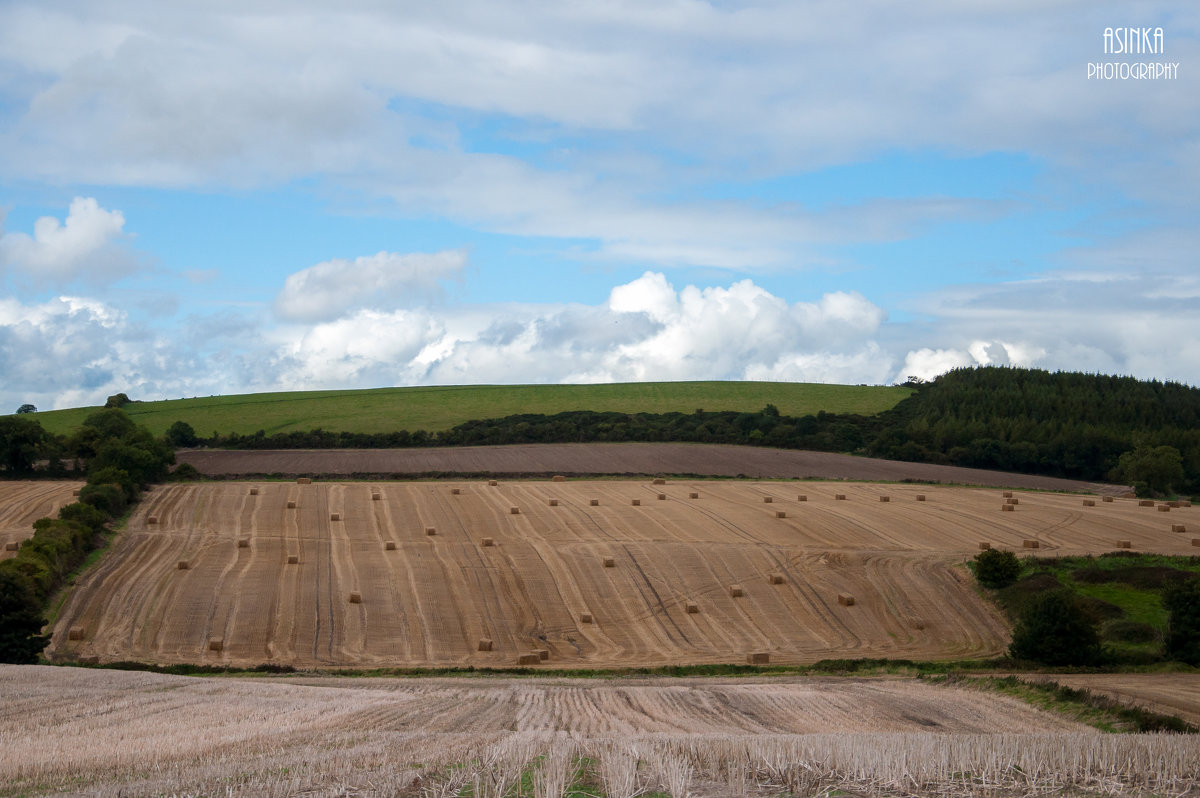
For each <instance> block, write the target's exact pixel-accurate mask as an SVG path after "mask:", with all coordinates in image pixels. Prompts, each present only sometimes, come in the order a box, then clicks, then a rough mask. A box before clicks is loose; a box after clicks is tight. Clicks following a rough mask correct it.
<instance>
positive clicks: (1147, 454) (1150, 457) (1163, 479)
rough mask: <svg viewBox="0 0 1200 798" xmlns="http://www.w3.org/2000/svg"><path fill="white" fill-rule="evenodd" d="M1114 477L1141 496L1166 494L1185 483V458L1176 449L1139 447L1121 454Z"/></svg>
mask: <svg viewBox="0 0 1200 798" xmlns="http://www.w3.org/2000/svg"><path fill="white" fill-rule="evenodd" d="M1115 475H1116V477H1117V479H1119V480H1122V481H1124V482H1127V483H1129V484H1130V485H1133V486H1134V488H1135V489H1137V491H1138V495H1139V496H1140V495H1143V494H1145V493H1148V494H1150V495H1161V494H1167V493H1170V492H1171V490H1172V488H1174V487H1175V486H1176V485H1180V484H1182V483H1183V478H1184V475H1183V456H1182V455H1180V453H1179V450H1178V449H1176V448H1175V447H1174V446H1154V447H1150V446H1139V447H1137V448H1136V449H1133V450H1132V451H1128V452H1125V454H1123V455H1121V457H1120V459H1119V460H1118V461H1117V468H1116V471H1115Z"/></svg>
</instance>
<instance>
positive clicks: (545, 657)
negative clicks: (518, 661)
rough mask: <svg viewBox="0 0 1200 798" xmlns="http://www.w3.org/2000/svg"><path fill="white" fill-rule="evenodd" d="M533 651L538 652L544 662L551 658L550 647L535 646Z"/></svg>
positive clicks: (539, 657)
mask: <svg viewBox="0 0 1200 798" xmlns="http://www.w3.org/2000/svg"><path fill="white" fill-rule="evenodd" d="M533 653H534V654H537V655H538V659H540V660H541V661H542V662H545V661H546V660H548V659H550V649H548V648H535V649H534V650H533Z"/></svg>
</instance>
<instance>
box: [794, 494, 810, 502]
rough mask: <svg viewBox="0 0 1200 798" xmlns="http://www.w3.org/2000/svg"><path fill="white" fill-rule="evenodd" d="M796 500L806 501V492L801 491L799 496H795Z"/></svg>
mask: <svg viewBox="0 0 1200 798" xmlns="http://www.w3.org/2000/svg"><path fill="white" fill-rule="evenodd" d="M796 501H798V502H806V501H808V496H807V495H806V494H803V493H801V494H800V495H799V496H797V497H796Z"/></svg>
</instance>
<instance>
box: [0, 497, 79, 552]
mask: <svg viewBox="0 0 1200 798" xmlns="http://www.w3.org/2000/svg"><path fill="white" fill-rule="evenodd" d="M82 487H83V483H82V482H67V481H49V480H46V481H40V480H39V481H21V482H2V481H0V560H2V559H6V558H8V557H15V556H16V551H14V550H13V549H12V548H11V547H12V546H14V545H17V546H19V545H20V544H21V542H22V541H25V540H28V539H29V538H31V537H33V522H34V521H36V520H38V519H39V518H46V517H50V518H53V517H55V516H57V515H58V511H59V510H60V509H61V508H62V507H63V506H64V505H67V504H70V503H71V502H73V501H75V498H74V494H75V491H77V490H79V489H80V488H82Z"/></svg>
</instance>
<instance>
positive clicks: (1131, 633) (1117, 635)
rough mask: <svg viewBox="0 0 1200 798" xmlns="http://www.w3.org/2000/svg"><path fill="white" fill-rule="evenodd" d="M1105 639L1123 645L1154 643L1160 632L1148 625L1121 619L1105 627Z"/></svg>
mask: <svg viewBox="0 0 1200 798" xmlns="http://www.w3.org/2000/svg"><path fill="white" fill-rule="evenodd" d="M1104 639H1105V640H1115V641H1118V642H1121V643H1153V642H1154V641H1155V640H1158V631H1157V630H1155V628H1154V627H1153V626H1151V625H1150V624H1148V623H1139V622H1138V621H1130V620H1126V619H1121V620H1116V621H1112V622H1111V623H1108V624H1106V625H1105V626H1104Z"/></svg>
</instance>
